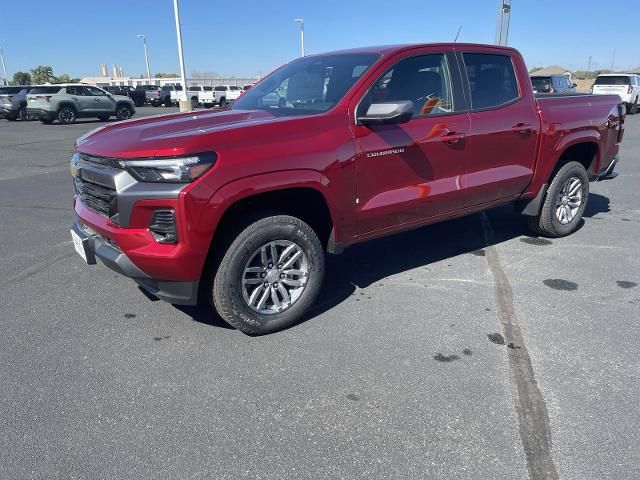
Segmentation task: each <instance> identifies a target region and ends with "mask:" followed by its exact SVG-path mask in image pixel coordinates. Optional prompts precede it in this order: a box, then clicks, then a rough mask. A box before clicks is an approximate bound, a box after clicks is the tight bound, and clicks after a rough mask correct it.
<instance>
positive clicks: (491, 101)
mask: <svg viewBox="0 0 640 480" xmlns="http://www.w3.org/2000/svg"><path fill="white" fill-rule="evenodd" d="M463 58H464V64H465V67H466V70H467V77H468V78H469V88H470V89H471V107H472V108H473V109H483V108H493V107H498V106H500V105H504V104H505V103H509V102H510V101H512V100H515V99H516V98H518V82H517V80H516V74H515V72H514V69H513V63H512V62H511V58H510V57H509V56H507V55H496V54H492V53H465V54H463Z"/></svg>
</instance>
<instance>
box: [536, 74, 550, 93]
mask: <svg viewBox="0 0 640 480" xmlns="http://www.w3.org/2000/svg"><path fill="white" fill-rule="evenodd" d="M531 85H533V88H534V89H535V90H536V91H537V92H548V91H549V90H551V77H531Z"/></svg>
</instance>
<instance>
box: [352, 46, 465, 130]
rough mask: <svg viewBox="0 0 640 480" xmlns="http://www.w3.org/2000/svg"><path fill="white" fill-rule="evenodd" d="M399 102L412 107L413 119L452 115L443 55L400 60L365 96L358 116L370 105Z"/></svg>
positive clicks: (451, 102)
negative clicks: (409, 102) (408, 103)
mask: <svg viewBox="0 0 640 480" xmlns="http://www.w3.org/2000/svg"><path fill="white" fill-rule="evenodd" d="M400 100H410V101H411V102H412V103H413V117H414V118H416V117H425V116H433V115H438V114H446V113H451V112H453V97H452V93H451V80H450V76H449V69H448V67H447V61H446V58H445V56H444V54H441V53H436V54H429V55H421V56H417V57H409V58H405V59H403V60H400V61H399V62H398V63H396V64H395V65H394V66H393V67H392V68H391V69H390V70H388V71H387V72H385V73H384V74H383V75H382V76H380V77H379V78H378V79H377V80H376V81H375V83H374V84H373V86H372V87H371V88H370V89H369V91H368V92H367V93H366V94H365V96H364V97H363V99H362V101H361V102H360V105H359V107H358V115H364V114H365V113H366V112H367V110H368V109H369V106H370V105H371V104H372V103H380V102H391V101H400Z"/></svg>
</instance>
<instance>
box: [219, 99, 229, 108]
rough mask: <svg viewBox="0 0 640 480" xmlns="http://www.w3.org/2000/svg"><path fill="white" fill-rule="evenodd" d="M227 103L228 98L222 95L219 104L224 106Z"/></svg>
mask: <svg viewBox="0 0 640 480" xmlns="http://www.w3.org/2000/svg"><path fill="white" fill-rule="evenodd" d="M226 105H227V99H226V98H225V97H222V98H221V99H220V102H218V106H220V107H224V106H226Z"/></svg>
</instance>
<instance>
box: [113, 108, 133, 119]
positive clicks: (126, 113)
mask: <svg viewBox="0 0 640 480" xmlns="http://www.w3.org/2000/svg"><path fill="white" fill-rule="evenodd" d="M132 115H133V112H132V111H131V108H130V107H129V105H118V107H117V108H116V118H117V119H118V120H127V119H129V118H131V116H132Z"/></svg>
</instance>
